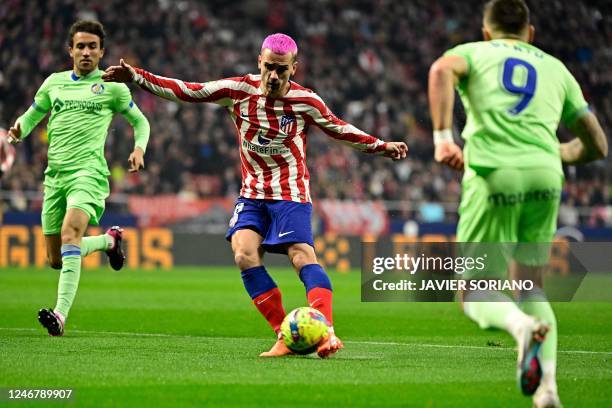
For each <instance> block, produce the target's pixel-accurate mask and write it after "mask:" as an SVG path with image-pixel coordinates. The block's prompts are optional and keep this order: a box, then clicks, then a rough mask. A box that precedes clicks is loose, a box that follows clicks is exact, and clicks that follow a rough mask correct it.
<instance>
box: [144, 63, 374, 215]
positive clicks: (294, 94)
mask: <svg viewBox="0 0 612 408" xmlns="http://www.w3.org/2000/svg"><path fill="white" fill-rule="evenodd" d="M135 71H136V75H135V78H134V82H136V83H137V84H138V85H140V87H141V88H143V89H145V90H146V91H149V92H151V93H153V94H155V95H158V96H161V97H163V98H166V99H170V100H173V101H185V102H212V103H216V104H218V105H221V106H223V107H225V109H227V111H228V112H229V114H230V115H231V117H232V120H233V121H234V124H235V125H236V130H237V136H238V145H239V147H240V162H241V170H242V189H241V191H240V195H241V196H242V197H245V198H253V199H270V200H290V201H296V202H301V203H304V202H310V201H311V197H310V188H309V183H310V175H309V174H308V169H307V168H306V134H307V131H308V128H309V126H311V125H315V126H318V127H319V128H320V129H321V130H323V132H325V133H326V134H327V135H329V136H331V137H332V138H333V139H335V140H337V141H339V142H341V143H344V144H347V145H349V146H351V147H353V148H355V149H358V150H361V151H363V152H365V153H380V152H383V151H384V149H385V142H383V141H382V140H380V139H377V138H376V137H374V136H371V135H369V134H367V133H365V132H363V131H361V130H359V129H357V128H356V127H355V126H353V125H351V124H348V123H346V122H344V121H342V120H340V119H338V118H337V117H336V116H335V115H334V114H333V113H332V112H331V111H330V110H329V109H328V108H327V106H326V105H325V103H324V102H323V100H322V99H321V98H320V97H319V96H318V95H317V94H316V93H314V92H313V91H311V90H309V89H307V88H304V87H302V86H300V85H298V84H296V83H295V82H290V89H289V92H288V93H287V94H286V95H285V96H284V97H282V98H270V97H266V96H265V95H263V94H262V91H261V90H260V87H259V86H260V83H261V78H260V75H251V74H249V75H245V76H243V77H235V78H227V79H221V80H218V81H211V82H205V83H193V82H184V81H181V80H178V79H171V78H165V77H161V76H156V75H154V74H151V73H150V72H147V71H144V70H142V69H139V68H135Z"/></svg>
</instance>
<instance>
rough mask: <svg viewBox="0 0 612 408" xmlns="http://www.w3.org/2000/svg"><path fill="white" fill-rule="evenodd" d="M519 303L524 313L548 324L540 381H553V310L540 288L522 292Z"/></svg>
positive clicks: (554, 359)
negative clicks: (542, 374) (542, 372)
mask: <svg viewBox="0 0 612 408" xmlns="http://www.w3.org/2000/svg"><path fill="white" fill-rule="evenodd" d="M519 304H520V307H521V309H522V310H523V311H524V312H525V313H527V314H529V315H531V316H534V317H537V318H539V319H540V320H542V321H544V322H546V323H547V324H548V326H549V330H548V333H547V334H546V340H544V343H542V365H543V366H544V378H543V379H542V381H552V382H555V368H556V366H557V318H556V317H555V312H554V311H553V309H552V307H551V305H550V303H549V302H548V299H546V295H545V294H544V292H543V291H542V290H541V289H540V290H537V289H534V290H532V291H530V292H528V293H522V294H521V298H520V303H519Z"/></svg>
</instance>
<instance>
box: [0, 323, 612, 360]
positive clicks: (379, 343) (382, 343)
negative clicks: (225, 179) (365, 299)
mask: <svg viewBox="0 0 612 408" xmlns="http://www.w3.org/2000/svg"><path fill="white" fill-rule="evenodd" d="M0 330H4V331H42V329H35V328H31V327H0ZM70 333H80V334H105V335H109V336H133V337H179V338H188V339H220V340H226V339H232V340H236V339H240V340H245V339H246V340H249V339H250V340H268V339H259V338H253V337H223V336H219V337H216V336H214V337H213V336H194V335H190V334H169V333H132V332H109V331H94V330H70ZM344 343H348V344H365V345H372V346H408V347H410V346H412V347H431V348H458V349H476V350H503V351H508V350H510V351H514V348H511V347H485V346H467V345H460V344H458V345H452V344H427V343H399V342H392V341H351V340H349V341H345V342H344ZM558 352H559V353H564V354H603V355H612V351H590V350H558Z"/></svg>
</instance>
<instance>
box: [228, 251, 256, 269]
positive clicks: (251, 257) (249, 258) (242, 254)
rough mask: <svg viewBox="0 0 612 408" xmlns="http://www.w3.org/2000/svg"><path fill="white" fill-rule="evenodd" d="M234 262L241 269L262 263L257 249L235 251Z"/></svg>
mask: <svg viewBox="0 0 612 408" xmlns="http://www.w3.org/2000/svg"><path fill="white" fill-rule="evenodd" d="M234 262H235V263H236V266H238V268H240V270H241V271H244V270H245V269H249V268H253V267H255V266H258V265H260V264H261V260H260V259H259V255H258V253H257V251H256V250H249V249H237V250H236V251H235V252H234Z"/></svg>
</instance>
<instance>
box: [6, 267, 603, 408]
mask: <svg viewBox="0 0 612 408" xmlns="http://www.w3.org/2000/svg"><path fill="white" fill-rule="evenodd" d="M271 274H272V275H273V277H274V278H275V280H276V281H277V283H278V284H279V286H280V288H281V289H282V291H283V295H284V304H285V308H286V310H287V311H289V310H290V309H292V308H294V307H297V306H303V305H305V304H306V301H305V295H304V288H303V286H302V284H301V282H300V281H299V280H298V279H297V277H296V276H295V273H294V272H292V271H290V270H289V269H282V270H281V269H272V270H271ZM332 281H333V283H334V293H335V304H334V307H335V310H334V312H335V328H336V332H337V333H338V335H339V336H340V337H341V338H342V339H343V340H344V342H345V346H346V348H345V349H344V350H342V351H341V352H340V353H339V354H338V355H337V356H335V357H334V358H333V359H329V360H320V359H318V358H315V357H311V356H306V357H289V358H282V359H262V358H259V357H258V354H259V353H260V352H261V351H264V350H267V349H268V348H269V347H270V346H271V345H272V344H273V342H274V336H273V335H272V333H271V330H270V329H269V327H268V326H267V323H266V322H265V321H264V319H263V318H262V317H261V316H260V315H259V314H258V313H257V311H256V310H255V308H254V307H253V306H252V304H251V302H250V299H249V297H248V296H247V294H246V292H245V291H244V288H243V287H242V282H241V280H240V275H239V273H238V272H237V270H235V269H233V268H212V267H202V268H175V269H173V270H171V271H144V270H131V271H130V270H128V271H121V272H119V273H115V272H112V271H110V270H107V269H104V270H84V271H83V272H82V274H81V286H80V289H79V293H78V294H77V300H76V302H75V305H74V307H73V309H72V312H71V315H70V319H69V321H68V324H67V327H66V335H65V336H64V337H63V338H52V337H48V336H47V335H46V332H45V331H44V330H43V329H42V328H41V327H40V326H39V324H38V322H37V320H36V313H37V311H38V309H39V308H41V307H52V306H54V302H55V291H56V284H57V272H56V271H52V270H38V269H4V270H0V312H1V317H0V391H1V392H2V393H3V394H4V395H1V396H0V404H7V406H27V405H31V406H37V407H40V406H43V405H44V406H46V405H51V406H60V405H62V404H61V403H57V402H53V403H51V402H45V403H40V402H31V403H29V402H23V401H21V402H15V401H12V402H7V399H6V395H7V388H20V389H23V388H47V389H48V388H64V389H65V388H71V389H74V398H73V400H72V401H71V402H68V403H67V405H68V406H91V407H105V406H108V407H115V406H130V407H136V406H155V407H159V406H308V407H313V406H323V405H325V406H338V407H339V406H351V407H353V406H385V407H390V406H430V407H439V406H472V407H473V406H483V407H489V406H512V407H521V406H522V407H529V406H531V400H530V399H529V398H526V397H523V396H521V395H520V392H519V391H518V388H517V387H516V383H515V371H514V368H515V358H516V355H515V351H514V350H513V347H514V344H513V341H512V340H511V338H510V336H508V335H506V334H504V333H501V332H494V331H481V330H479V329H477V327H476V325H475V324H473V323H472V322H470V321H469V320H468V319H467V318H465V317H464V316H463V314H462V313H461V311H460V310H459V307H458V305H457V304H450V303H439V304H425V303H360V300H359V299H360V295H359V290H360V289H359V284H360V279H359V274H358V273H352V274H348V275H341V274H337V273H332ZM554 307H555V310H556V312H557V315H558V320H559V328H560V335H559V349H560V353H559V368H558V383H559V390H560V396H561V400H562V402H563V403H564V405H565V406H568V407H572V406H606V405H608V404H609V401H610V400H609V390H610V389H612V324H610V316H611V315H612V303H586V302H585V303H560V304H555V305H554ZM3 387H4V388H3Z"/></svg>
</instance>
